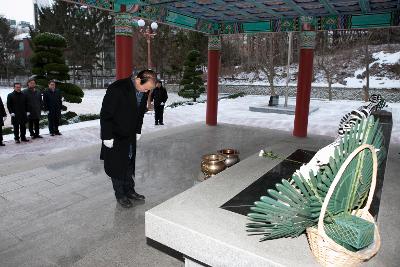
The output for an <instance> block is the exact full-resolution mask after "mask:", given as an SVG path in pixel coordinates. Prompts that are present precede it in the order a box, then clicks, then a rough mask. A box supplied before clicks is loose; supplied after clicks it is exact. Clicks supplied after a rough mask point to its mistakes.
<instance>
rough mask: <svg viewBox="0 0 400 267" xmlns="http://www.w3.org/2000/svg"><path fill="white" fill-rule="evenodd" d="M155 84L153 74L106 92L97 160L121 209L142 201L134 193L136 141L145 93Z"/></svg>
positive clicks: (117, 84)
mask: <svg viewBox="0 0 400 267" xmlns="http://www.w3.org/2000/svg"><path fill="white" fill-rule="evenodd" d="M155 82H156V74H155V73H154V72H153V71H152V70H144V71H141V72H139V73H138V74H137V75H136V76H131V77H128V78H126V79H121V80H117V81H115V82H114V83H112V84H111V85H110V86H109V87H108V88H107V91H106V94H105V96H104V99H103V103H102V107H101V111H100V128H101V139H102V147H101V154H100V158H101V159H103V160H104V170H105V172H106V174H107V175H108V176H109V177H110V178H111V181H112V184H113V188H114V191H115V197H116V199H117V202H118V203H119V204H120V205H121V206H122V207H124V208H130V207H132V202H131V200H132V199H133V200H144V199H145V197H144V196H143V195H140V194H138V193H137V192H136V191H135V182H134V180H133V177H134V176H135V159H136V141H137V140H139V138H140V135H141V129H142V124H143V117H144V113H145V112H146V105H147V97H148V91H149V90H151V89H152V88H154V87H155Z"/></svg>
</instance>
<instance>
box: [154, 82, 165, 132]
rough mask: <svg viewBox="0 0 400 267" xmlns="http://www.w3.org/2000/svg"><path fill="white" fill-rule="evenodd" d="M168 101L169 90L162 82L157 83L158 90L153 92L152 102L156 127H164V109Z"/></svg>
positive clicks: (155, 89)
mask: <svg viewBox="0 0 400 267" xmlns="http://www.w3.org/2000/svg"><path fill="white" fill-rule="evenodd" d="M167 99H168V93H167V90H166V89H165V88H164V86H163V85H162V82H161V81H157V83H156V88H154V89H153V91H152V92H151V102H154V113H155V114H154V119H155V125H159V124H160V125H164V107H165V103H166V102H167Z"/></svg>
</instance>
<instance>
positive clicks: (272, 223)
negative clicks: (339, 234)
mask: <svg viewBox="0 0 400 267" xmlns="http://www.w3.org/2000/svg"><path fill="white" fill-rule="evenodd" d="M361 144H371V145H373V146H374V147H375V148H378V149H380V150H379V153H378V161H379V162H382V160H383V159H384V157H385V151H384V150H383V135H382V131H381V129H380V127H379V125H378V121H377V120H375V119H374V117H373V116H369V117H368V118H366V119H363V120H361V121H359V122H357V123H355V124H354V126H353V127H352V128H351V130H350V131H349V132H347V133H346V134H345V135H344V136H343V138H342V139H341V140H340V142H339V144H338V145H337V146H336V148H335V151H334V156H333V157H331V158H330V159H329V163H328V164H327V165H325V166H322V167H321V168H320V169H319V170H318V172H317V173H316V174H313V173H312V172H311V173H310V179H309V180H306V179H305V178H304V177H303V176H302V175H301V174H297V173H294V174H293V176H292V178H291V180H290V182H289V181H287V180H285V179H283V180H282V182H281V183H277V184H276V186H275V188H276V189H269V190H267V193H268V196H262V197H261V198H260V201H257V202H255V203H254V207H251V210H252V212H251V213H249V214H248V218H249V220H250V221H252V222H251V223H248V224H247V228H248V229H247V231H248V232H249V233H251V235H263V236H264V237H263V238H262V239H261V240H260V241H264V240H269V239H275V238H282V237H296V236H299V235H300V234H302V233H304V231H305V230H306V228H307V227H311V226H315V225H316V224H317V222H318V217H319V214H320V211H321V206H322V203H323V201H324V199H325V196H326V194H327V192H328V190H329V187H330V185H331V184H332V182H333V180H334V178H335V176H336V174H337V172H338V170H339V168H340V166H341V165H342V164H343V162H344V161H345V160H346V158H347V157H348V156H349V155H350V154H351V153H352V152H353V151H354V150H355V149H356V148H357V147H358V146H359V145H361ZM371 158H372V154H371V152H370V151H362V152H361V153H359V154H358V155H357V156H356V157H355V158H354V159H353V160H352V161H351V162H350V164H349V166H348V167H347V168H346V170H345V171H344V173H343V175H342V178H341V180H340V182H339V183H338V185H337V187H336V189H335V191H334V193H333V195H332V197H331V199H330V201H329V205H328V212H327V214H328V215H327V216H326V217H325V220H326V221H330V217H331V216H332V215H336V214H339V213H342V212H351V211H352V210H354V209H357V208H361V207H362V205H363V204H364V202H365V200H366V197H367V195H368V192H369V188H370V185H371V178H372V160H371Z"/></svg>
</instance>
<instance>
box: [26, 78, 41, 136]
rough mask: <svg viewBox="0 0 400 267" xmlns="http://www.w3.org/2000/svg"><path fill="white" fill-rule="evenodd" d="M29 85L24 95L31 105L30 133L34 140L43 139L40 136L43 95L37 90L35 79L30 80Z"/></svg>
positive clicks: (29, 117) (29, 116)
mask: <svg viewBox="0 0 400 267" xmlns="http://www.w3.org/2000/svg"><path fill="white" fill-rule="evenodd" d="M27 85H28V88H27V89H25V90H24V91H23V93H24V94H25V95H26V98H27V100H28V105H29V113H30V114H29V115H28V125H29V133H30V134H31V138H32V139H35V138H43V137H42V136H41V135H40V134H39V120H40V113H41V110H42V105H43V101H42V93H41V92H40V91H39V90H37V89H36V81H35V79H34V78H29V80H28V83H27Z"/></svg>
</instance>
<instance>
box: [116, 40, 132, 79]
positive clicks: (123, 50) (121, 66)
mask: <svg viewBox="0 0 400 267" xmlns="http://www.w3.org/2000/svg"><path fill="white" fill-rule="evenodd" d="M132 48H133V40H132V36H123V35H116V36H115V76H116V79H117V80H119V79H123V78H126V77H129V75H131V74H132V69H133V67H132V65H133V63H132Z"/></svg>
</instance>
